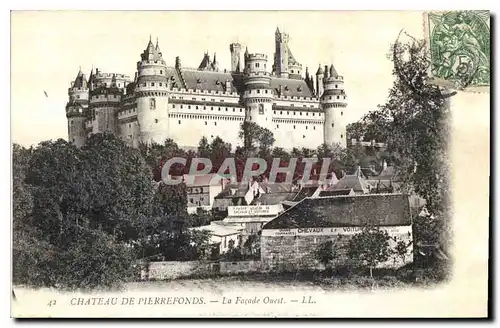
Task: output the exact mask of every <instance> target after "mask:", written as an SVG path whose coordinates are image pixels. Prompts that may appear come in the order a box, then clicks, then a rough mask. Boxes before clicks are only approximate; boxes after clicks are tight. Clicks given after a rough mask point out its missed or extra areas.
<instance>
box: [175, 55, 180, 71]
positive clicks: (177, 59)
mask: <svg viewBox="0 0 500 328" xmlns="http://www.w3.org/2000/svg"><path fill="white" fill-rule="evenodd" d="M175 68H176V69H180V68H181V59H180V58H179V56H177V57H175Z"/></svg>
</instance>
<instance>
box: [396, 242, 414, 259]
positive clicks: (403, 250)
mask: <svg viewBox="0 0 500 328" xmlns="http://www.w3.org/2000/svg"><path fill="white" fill-rule="evenodd" d="M411 244H412V242H411V241H410V242H408V243H405V242H404V240H400V241H398V242H397V243H396V247H395V248H394V254H395V255H397V256H398V257H399V258H400V259H401V262H402V263H403V265H404V264H405V262H406V256H407V255H408V250H409V247H410V245H411Z"/></svg>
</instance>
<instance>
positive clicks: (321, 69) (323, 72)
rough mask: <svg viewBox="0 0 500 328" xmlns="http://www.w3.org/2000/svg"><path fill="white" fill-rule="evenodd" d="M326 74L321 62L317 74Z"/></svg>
mask: <svg viewBox="0 0 500 328" xmlns="http://www.w3.org/2000/svg"><path fill="white" fill-rule="evenodd" d="M322 74H325V71H323V67H322V66H321V64H319V67H318V70H317V71H316V75H322Z"/></svg>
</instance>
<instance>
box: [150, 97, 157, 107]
mask: <svg viewBox="0 0 500 328" xmlns="http://www.w3.org/2000/svg"><path fill="white" fill-rule="evenodd" d="M149 108H150V109H156V99H155V98H151V99H150V100H149Z"/></svg>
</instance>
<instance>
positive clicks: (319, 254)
mask: <svg viewBox="0 0 500 328" xmlns="http://www.w3.org/2000/svg"><path fill="white" fill-rule="evenodd" d="M314 256H315V258H316V260H318V261H319V262H320V263H321V264H323V265H324V266H325V268H329V267H330V264H331V262H332V261H333V260H334V259H335V258H336V257H337V256H338V250H337V247H336V245H335V244H334V242H333V241H331V240H327V241H325V242H323V243H321V244H320V245H319V247H318V248H317V249H316V250H315V253H314Z"/></svg>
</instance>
